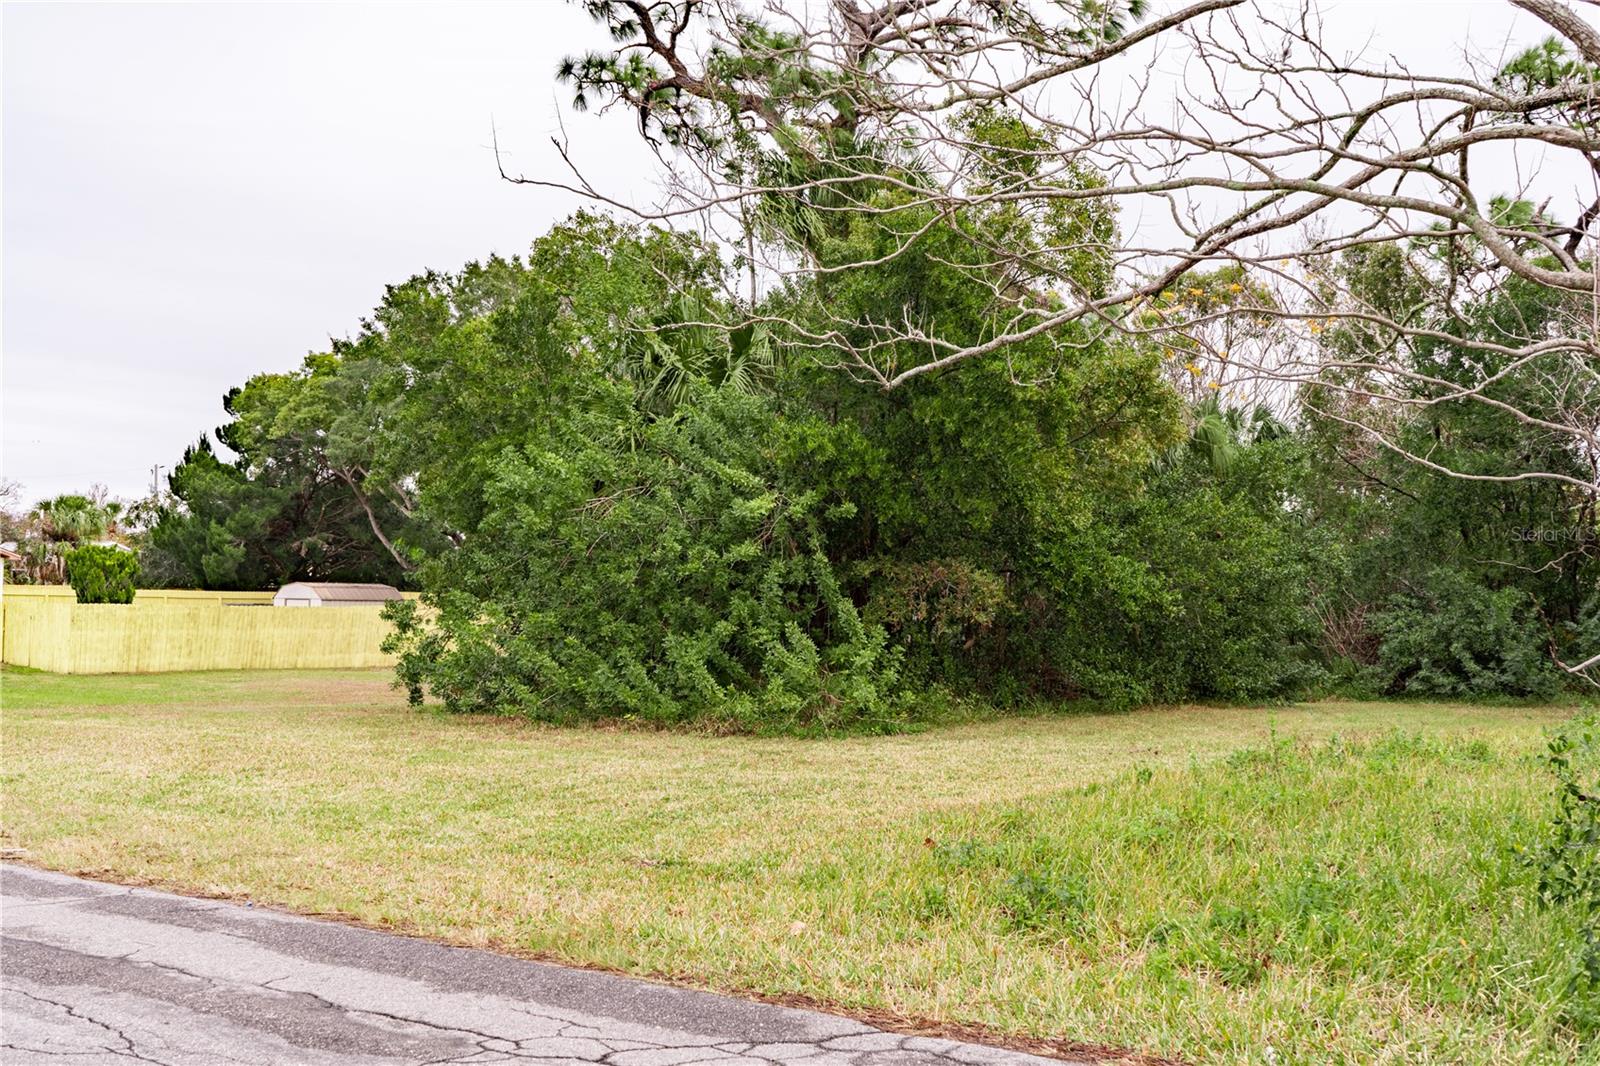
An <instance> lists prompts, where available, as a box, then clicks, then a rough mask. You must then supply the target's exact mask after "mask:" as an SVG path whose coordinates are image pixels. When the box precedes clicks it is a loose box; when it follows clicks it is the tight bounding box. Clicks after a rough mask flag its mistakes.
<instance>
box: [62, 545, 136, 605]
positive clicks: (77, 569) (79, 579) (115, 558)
mask: <svg viewBox="0 0 1600 1066" xmlns="http://www.w3.org/2000/svg"><path fill="white" fill-rule="evenodd" d="M66 561H67V582H68V583H69V584H71V585H72V589H73V591H74V592H76V593H77V594H78V602H79V603H132V602H133V592H134V583H135V582H137V581H138V580H139V557H138V556H137V555H135V554H134V553H133V552H131V551H125V550H123V549H122V548H113V547H110V546H106V545H100V544H86V545H84V546H83V547H81V548H74V549H73V550H72V551H70V552H68V553H67V557H66Z"/></svg>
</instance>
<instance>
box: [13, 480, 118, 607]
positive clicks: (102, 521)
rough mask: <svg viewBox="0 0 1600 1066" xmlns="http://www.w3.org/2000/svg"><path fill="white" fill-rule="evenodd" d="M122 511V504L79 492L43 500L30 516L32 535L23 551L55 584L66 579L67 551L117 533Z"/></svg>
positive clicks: (42, 578) (44, 577) (43, 579)
mask: <svg viewBox="0 0 1600 1066" xmlns="http://www.w3.org/2000/svg"><path fill="white" fill-rule="evenodd" d="M121 511H122V505H121V504H119V503H106V502H102V501H100V500H97V499H95V498H94V497H91V496H83V495H79V494H77V493H67V494H64V495H61V496H56V497H53V498H51V499H48V500H44V501H41V502H40V504H39V505H38V506H37V507H35V508H34V509H33V513H32V514H30V515H29V516H28V518H29V520H30V523H31V524H32V526H33V531H32V532H33V535H32V536H31V537H30V538H28V539H29V541H31V542H32V543H31V544H29V545H28V546H27V548H26V549H25V550H24V554H25V555H26V556H28V557H29V559H30V560H31V561H32V562H33V563H34V565H35V566H36V568H37V569H36V573H37V575H38V578H39V580H40V581H41V582H53V583H56V584H60V583H61V582H63V581H65V580H66V554H67V552H69V551H71V550H72V549H73V548H76V547H77V546H78V545H80V544H83V543H85V542H88V541H94V540H99V539H100V538H102V537H105V536H106V535H107V534H109V533H112V532H114V531H115V529H116V519H117V516H118V515H119V514H120V513H121Z"/></svg>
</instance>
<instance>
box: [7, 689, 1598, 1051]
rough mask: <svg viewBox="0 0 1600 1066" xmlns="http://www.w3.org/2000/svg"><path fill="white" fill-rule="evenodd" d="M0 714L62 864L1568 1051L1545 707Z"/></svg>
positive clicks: (991, 992) (955, 982)
mask: <svg viewBox="0 0 1600 1066" xmlns="http://www.w3.org/2000/svg"><path fill="white" fill-rule="evenodd" d="M0 701H3V709H4V716H3V741H4V776H3V792H4V797H3V798H4V829H3V834H4V842H5V845H6V847H7V848H8V849H10V854H11V855H13V856H14V857H21V858H23V859H25V860H26V861H29V862H34V863H38V864H41V865H44V866H49V867H52V868H56V869H63V870H68V871H73V872H81V873H86V874H89V875H91V876H103V877H108V878H113V879H123V880H135V881H141V882H150V883H155V884H160V885H165V886H172V887H176V888H179V889H187V890H191V891H198V892H204V893H211V894H221V895H230V896H249V897H251V898H253V899H256V900H261V901H266V902H270V903H274V904H279V905H284V906H288V907H293V908H296V909H299V910H303V911H309V912H321V913H337V914H341V915H346V916H349V917H352V918H355V919H358V920H360V921H363V922H368V923H371V924H374V925H379V926H385V927H391V928H395V929H399V930H404V931H409V932H416V933H422V934H426V935H430V936H437V937H442V938H446V939H448V940H451V941H455V942H458V943H464V944H475V945H486V946H492V947H496V948H500V949H503V950H510V951H516V952H524V953H537V954H541V955H545V956H548V957H554V958H560V959H565V960H569V961H573V962H579V963H583V964H589V965H598V966H604V967H611V968H615V969H618V970H625V971H630V972H635V973H644V974H655V975H662V976H668V977H672V978H676V979H681V980H687V981H692V982H695V983H698V984H703V985H707V986H710V987H714V988H720V989H725V990H730V991H740V992H747V993H760V994H767V995H797V996H802V997H807V998H809V999H812V1000H815V1001H818V1002H821V1003H825V1004H830V1005H834V1006H837V1007H841V1008H845V1009H850V1010H857V1011H868V1012H872V1011H878V1012H886V1013H887V1014H890V1015H893V1016H897V1017H901V1018H907V1019H915V1018H931V1019H937V1020H942V1021H946V1022H956V1023H965V1024H974V1025H982V1026H987V1027H991V1028H992V1029H994V1030H996V1031H999V1032H1003V1033H1007V1034H1014V1035H1019V1036H1031V1037H1038V1038H1046V1039H1052V1040H1062V1041H1068V1042H1071V1041H1078V1042H1087V1043H1094V1044H1102V1045H1109V1046H1113V1047H1119V1048H1125V1049H1132V1050H1136V1051H1138V1052H1142V1053H1144V1054H1147V1055H1152V1056H1157V1055H1159V1056H1170V1057H1174V1058H1179V1059H1182V1060H1184V1061H1189V1062H1196V1063H1201V1062H1207V1063H1209V1062H1218V1063H1221V1062H1228V1063H1234V1062H1237V1063H1244V1062H1282V1063H1288V1062H1319V1063H1321V1062H1350V1063H1370V1062H1417V1061H1429V1062H1479V1063H1489V1062H1512V1061H1550V1062H1557V1061H1571V1060H1573V1059H1575V1058H1579V1057H1581V1056H1583V1055H1584V1054H1585V1053H1586V1052H1585V1051H1584V1049H1583V1048H1582V1047H1581V1044H1582V1041H1583V1038H1584V1036H1585V1034H1586V1033H1587V1030H1586V1029H1585V1028H1584V1026H1585V1025H1586V1024H1589V1023H1586V1022H1584V1021H1582V1020H1581V1019H1582V1017H1583V1007H1582V1005H1574V1004H1573V1003H1572V1002H1571V997H1570V996H1563V992H1562V988H1563V983H1564V981H1565V979H1566V977H1567V975H1568V973H1569V972H1570V968H1571V963H1572V958H1573V950H1574V948H1573V944H1574V936H1575V918H1574V916H1572V915H1566V914H1562V913H1559V912H1555V913H1553V912H1549V911H1541V910H1539V909H1537V908H1536V907H1535V906H1534V901H1533V893H1532V887H1531V880H1532V875H1531V874H1530V873H1529V872H1528V871H1527V870H1526V869H1525V868H1524V867H1523V866H1522V864H1520V863H1519V862H1518V861H1517V860H1516V859H1515V858H1514V857H1513V855H1512V847H1513V845H1514V844H1516V843H1518V842H1520V841H1526V840H1529V839H1531V838H1532V837H1533V835H1534V834H1535V833H1536V827H1537V825H1538V823H1539V820H1540V818H1542V817H1543V812H1544V809H1545V805H1546V803H1547V801H1548V796H1549V792H1550V789H1549V785H1548V784H1547V782H1546V781H1545V780H1543V779H1542V777H1541V774H1540V771H1539V769H1538V767H1537V766H1536V765H1535V764H1534V762H1533V759H1532V755H1533V754H1534V753H1535V752H1536V751H1538V750H1539V749H1540V748H1541V747H1542V745H1543V738H1544V733H1545V731H1546V730H1547V729H1548V728H1549V727H1551V726H1552V725H1554V724H1555V723H1557V722H1558V721H1559V720H1560V719H1561V718H1562V717H1563V715H1564V713H1565V712H1564V711H1561V710H1559V709H1539V708H1490V707H1459V706H1445V705H1408V704H1348V703H1319V704H1312V705H1307V706H1300V707H1294V708H1284V709H1278V710H1251V709H1238V708H1232V709H1211V708H1174V709H1163V710H1150V711H1142V712H1136V713H1131V714H1124V715H1078V716H1071V715H1060V716H1055V717H1040V718H1029V719H1021V720H1016V719H1013V720H1002V721H993V722H984V723H976V724H970V725H959V726H950V727H945V728H940V729H936V730H931V731H929V732H926V733H920V734H914V735H907V736H899V737H872V738H866V737H862V738H855V739H846V740H778V739H751V738H714V737H701V736H683V735H674V734H660V733H642V732H625V731H624V732H617V731H601V730H582V729H576V730H557V729H542V728H538V727H533V726H529V725H526V724H523V723H520V722H516V721H507V720H485V719H468V718H449V717H444V716H440V715H436V714H433V713H427V712H417V711H413V710H408V709H407V708H406V707H405V706H404V705H403V701H402V700H401V699H400V698H399V697H398V696H397V695H395V694H394V693H393V692H391V691H390V690H389V688H388V687H387V677H386V676H385V675H383V674H380V673H345V674H340V673H328V672H322V673H316V674H309V673H302V674H260V673H258V674H194V675H163V676H156V677H148V676H147V677H59V676H54V675H42V674H30V673H7V674H5V675H4V678H3V691H0ZM1575 1019H1577V1020H1575Z"/></svg>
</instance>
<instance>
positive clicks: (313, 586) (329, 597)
mask: <svg viewBox="0 0 1600 1066" xmlns="http://www.w3.org/2000/svg"><path fill="white" fill-rule="evenodd" d="M400 598H401V596H400V590H399V589H397V588H395V587H394V586H393V585H364V584H358V583H353V582H351V583H346V582H339V581H291V582H290V583H289V584H287V585H285V586H283V588H281V589H279V590H278V592H277V594H276V595H275V596H273V597H272V605H273V606H274V607H371V606H373V605H375V604H383V603H388V602H389V601H390V600H398V599H400Z"/></svg>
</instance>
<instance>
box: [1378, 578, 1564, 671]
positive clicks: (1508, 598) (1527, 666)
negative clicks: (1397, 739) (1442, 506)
mask: <svg viewBox="0 0 1600 1066" xmlns="http://www.w3.org/2000/svg"><path fill="white" fill-rule="evenodd" d="M1533 607H1534V605H1533V601H1532V599H1531V598H1530V597H1529V596H1528V594H1527V593H1525V592H1523V591H1521V590H1520V589H1515V588H1506V589H1490V588H1487V587H1485V586H1484V585H1483V584H1481V583H1480V582H1479V581H1477V580H1475V579H1474V578H1472V577H1471V576H1469V575H1467V574H1463V573H1460V572H1458V571H1455V570H1446V569H1435V570H1433V571H1430V572H1429V574H1428V575H1427V578H1426V583H1425V585H1424V586H1423V587H1422V588H1420V589H1416V590H1414V591H1411V592H1407V593H1402V594H1400V595H1397V596H1395V597H1393V598H1392V599H1391V600H1390V601H1389V605H1388V607H1387V608H1386V609H1385V610H1383V611H1381V612H1379V613H1378V614H1377V615H1376V616H1375V617H1374V619H1373V629H1374V631H1375V632H1376V633H1377V634H1378V636H1379V639H1380V641H1381V644H1380V645H1379V649H1378V663H1379V667H1380V668H1381V670H1382V671H1383V677H1384V679H1385V684H1386V687H1387V690H1388V691H1389V692H1390V693H1392V694H1398V693H1402V692H1404V693H1411V694H1415V695H1426V696H1449V697H1457V698H1459V697H1480V696H1497V695H1505V696H1523V697H1529V698H1533V699H1550V698H1553V697H1554V696H1555V695H1556V694H1557V693H1558V692H1559V691H1560V690H1561V685H1562V678H1561V675H1560V673H1559V672H1558V671H1557V669H1556V667H1555V665H1554V664H1553V663H1552V662H1551V661H1550V656H1549V652H1548V649H1547V647H1546V634H1545V632H1544V630H1543V628H1542V627H1541V626H1540V625H1539V622H1538V619H1537V618H1536V616H1535V614H1534V609H1533Z"/></svg>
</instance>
